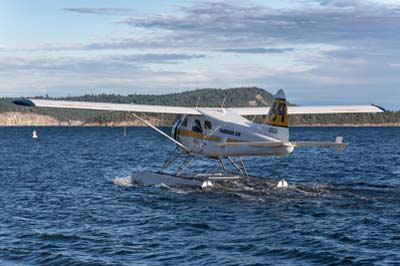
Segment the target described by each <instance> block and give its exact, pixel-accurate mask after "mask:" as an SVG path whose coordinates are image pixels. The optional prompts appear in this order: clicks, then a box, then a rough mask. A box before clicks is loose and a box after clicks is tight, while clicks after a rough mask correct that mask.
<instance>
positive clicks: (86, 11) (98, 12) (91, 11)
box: [62, 7, 133, 15]
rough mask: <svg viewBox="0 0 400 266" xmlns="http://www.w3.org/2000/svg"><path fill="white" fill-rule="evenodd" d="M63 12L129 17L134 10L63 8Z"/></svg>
mask: <svg viewBox="0 0 400 266" xmlns="http://www.w3.org/2000/svg"><path fill="white" fill-rule="evenodd" d="M62 10H64V11H68V12H75V13H83V14H96V15H129V14H132V12H133V10H132V9H129V8H85V7H80V8H63V9H62Z"/></svg>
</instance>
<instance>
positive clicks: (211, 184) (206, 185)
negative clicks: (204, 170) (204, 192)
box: [201, 180, 214, 189]
mask: <svg viewBox="0 0 400 266" xmlns="http://www.w3.org/2000/svg"><path fill="white" fill-rule="evenodd" d="M213 186H214V184H213V183H212V182H211V181H210V180H206V181H204V182H203V184H201V188H202V189H207V188H212V187H213Z"/></svg>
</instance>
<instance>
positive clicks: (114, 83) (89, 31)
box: [0, 0, 400, 110]
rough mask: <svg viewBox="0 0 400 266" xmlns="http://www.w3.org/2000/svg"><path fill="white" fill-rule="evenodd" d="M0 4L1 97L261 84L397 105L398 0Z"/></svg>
mask: <svg viewBox="0 0 400 266" xmlns="http://www.w3.org/2000/svg"><path fill="white" fill-rule="evenodd" d="M0 5H1V9H0V97H19V96H25V97H28V96H44V95H46V94H47V95H49V96H53V97H57V96H67V95H83V94H98V93H115V94H134V93H137V94H164V93H170V92H181V91H187V90H194V89H199V88H233V87H242V86H245V87H246V86H258V87H261V88H264V89H266V90H267V91H270V92H272V93H274V92H276V91H277V90H279V89H284V90H285V93H286V96H287V98H288V99H289V101H290V102H292V103H296V104H299V105H329V104H371V103H374V104H378V105H381V106H383V107H385V108H388V109H390V110H400V51H399V48H400V0H380V1H378V0H270V1H267V0H265V1H261V0H252V1H214V0H213V1H201V0H199V1H185V0H180V1H179V0H171V1H167V0H148V1H133V0H112V1H111V0H99V1H94V0H68V1H66V0H57V1H54V0H41V1H40V3H39V2H38V1H31V0H13V1H11V0H0Z"/></svg>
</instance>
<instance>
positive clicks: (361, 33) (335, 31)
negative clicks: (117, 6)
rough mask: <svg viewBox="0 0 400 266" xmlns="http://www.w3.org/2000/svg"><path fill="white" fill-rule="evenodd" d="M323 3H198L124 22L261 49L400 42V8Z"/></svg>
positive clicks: (332, 2) (139, 26) (135, 25)
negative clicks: (277, 44) (303, 5)
mask: <svg viewBox="0 0 400 266" xmlns="http://www.w3.org/2000/svg"><path fill="white" fill-rule="evenodd" d="M320 2H321V3H322V4H321V6H320V7H315V8H300V9H296V10H292V9H271V8H267V7H262V6H240V5H233V4H229V3H215V2H211V3H199V4H195V5H193V6H187V7H182V9H181V13H179V14H169V15H158V16H157V15H156V16H131V17H129V18H126V19H124V20H122V22H123V23H126V24H128V25H131V26H133V27H138V28H145V29H157V30H165V31H174V32H180V33H187V32H190V33H191V35H192V37H193V36H196V37H198V38H200V39H203V38H209V40H210V42H211V43H212V42H213V41H214V40H215V39H217V40H218V39H219V38H220V37H223V38H224V39H226V40H231V41H232V40H233V39H235V38H238V37H241V38H242V39H251V40H253V42H254V43H256V44H257V43H262V42H271V41H272V40H273V41H275V42H279V41H286V42H296V43H331V44H332V43H334V44H340V45H343V44H346V45H348V44H359V43H361V44H363V43H364V44H365V43H371V41H372V42H375V44H377V43H378V42H380V41H381V40H382V39H386V40H398V39H397V36H398V35H399V33H400V27H398V25H399V23H400V9H396V8H389V7H387V6H382V5H374V4H369V5H368V6H365V7H364V6H363V8H351V9H344V8H335V7H338V6H340V3H342V2H343V3H345V2H344V1H320ZM328 3H329V4H330V5H329V6H327V4H328ZM351 3H352V6H353V5H355V4H356V3H358V2H357V1H351ZM343 5H344V4H343ZM182 37H185V34H182Z"/></svg>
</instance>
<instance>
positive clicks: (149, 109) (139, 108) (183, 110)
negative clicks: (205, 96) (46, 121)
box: [14, 98, 201, 115]
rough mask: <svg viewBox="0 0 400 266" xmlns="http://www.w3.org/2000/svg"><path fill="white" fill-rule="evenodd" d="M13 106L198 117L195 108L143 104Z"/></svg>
mask: <svg viewBox="0 0 400 266" xmlns="http://www.w3.org/2000/svg"><path fill="white" fill-rule="evenodd" d="M14 103H15V104H18V105H24V106H36V107H49V108H67V109H86V110H100V111H125V112H135V113H163V114H188V115H200V114H201V113H200V112H199V111H197V110H196V109H195V108H191V107H178V106H162V105H143V104H120V103H98V102H79V101H55V100H42V99H25V98H22V99H17V100H15V101H14Z"/></svg>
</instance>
